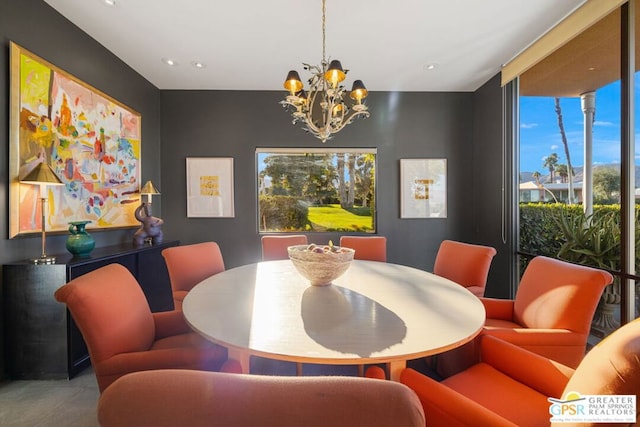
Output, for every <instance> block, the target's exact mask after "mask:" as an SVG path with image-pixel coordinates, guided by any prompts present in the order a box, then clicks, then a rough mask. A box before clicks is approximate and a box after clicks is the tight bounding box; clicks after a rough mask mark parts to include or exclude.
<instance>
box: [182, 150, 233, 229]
mask: <svg viewBox="0 0 640 427" xmlns="http://www.w3.org/2000/svg"><path fill="white" fill-rule="evenodd" d="M187 217H188V218H233V217H235V212H234V194H233V158H232V157H187Z"/></svg>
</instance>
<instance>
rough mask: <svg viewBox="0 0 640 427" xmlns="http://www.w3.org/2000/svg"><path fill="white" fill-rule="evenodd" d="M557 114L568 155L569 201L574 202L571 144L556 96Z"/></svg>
mask: <svg viewBox="0 0 640 427" xmlns="http://www.w3.org/2000/svg"><path fill="white" fill-rule="evenodd" d="M555 100H556V114H557V115H558V127H559V128H560V136H561V137H562V145H564V155H565V156H566V157H567V166H566V167H567V171H568V173H567V178H569V197H568V200H567V202H568V203H569V204H570V205H571V204H573V166H571V156H570V155H569V144H568V143H567V134H566V133H565V131H564V123H563V121H562V108H560V98H557V97H556V99H555Z"/></svg>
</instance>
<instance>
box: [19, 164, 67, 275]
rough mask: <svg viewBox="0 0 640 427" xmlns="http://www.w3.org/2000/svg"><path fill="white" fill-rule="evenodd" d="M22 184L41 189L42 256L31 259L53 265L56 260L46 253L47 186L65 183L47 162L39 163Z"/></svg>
mask: <svg viewBox="0 0 640 427" xmlns="http://www.w3.org/2000/svg"><path fill="white" fill-rule="evenodd" d="M20 182H21V183H22V184H32V185H38V186H39V187H40V210H41V213H42V255H40V257H39V258H33V259H31V262H33V263H34V264H53V263H55V262H56V258H55V257H53V256H48V255H47V252H46V241H47V232H46V218H45V206H46V203H47V197H46V191H47V185H64V182H62V181H60V178H58V176H57V175H56V173H55V172H54V171H53V169H51V166H49V165H48V164H47V163H46V162H42V163H38V165H37V166H36V167H35V168H33V170H32V171H31V172H29V173H28V174H27V175H26V176H25V177H24V178H22V179H21V180H20Z"/></svg>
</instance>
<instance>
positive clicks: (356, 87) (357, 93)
mask: <svg viewBox="0 0 640 427" xmlns="http://www.w3.org/2000/svg"><path fill="white" fill-rule="evenodd" d="M368 94H369V91H368V90H367V88H366V87H365V86H364V83H362V80H356V81H354V82H353V87H352V88H351V93H350V96H351V98H352V99H355V100H356V101H357V102H358V104H359V103H360V102H362V100H363V99H364V98H366V97H367V95H368Z"/></svg>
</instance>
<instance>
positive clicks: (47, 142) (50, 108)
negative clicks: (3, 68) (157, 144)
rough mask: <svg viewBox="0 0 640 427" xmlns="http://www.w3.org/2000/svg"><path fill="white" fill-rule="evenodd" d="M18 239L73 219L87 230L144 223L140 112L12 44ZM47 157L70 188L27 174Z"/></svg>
mask: <svg viewBox="0 0 640 427" xmlns="http://www.w3.org/2000/svg"><path fill="white" fill-rule="evenodd" d="M10 114H11V118H10V122H11V132H10V133H11V135H10V137H11V145H10V172H9V173H10V182H11V185H10V237H15V236H17V235H19V234H25V233H33V232H38V231H40V230H41V226H42V224H41V213H40V206H41V204H40V203H39V201H40V200H39V199H40V198H41V197H44V198H45V199H46V201H47V203H46V212H45V214H46V215H45V221H46V228H47V230H48V231H62V230H65V231H66V230H67V229H68V227H69V222H70V221H82V220H89V221H91V223H90V224H89V225H88V226H87V228H115V227H130V226H136V225H139V223H138V221H137V220H136V219H135V216H134V211H135V208H136V207H137V205H138V204H139V199H140V165H141V160H140V152H141V151H140V150H141V137H140V128H141V118H140V114H138V113H136V112H135V111H132V110H131V109H130V108H128V107H126V106H124V105H123V104H121V103H119V102H117V101H115V100H114V99H112V98H110V97H109V96H107V95H105V94H103V93H101V92H100V91H98V90H97V89H95V88H92V87H91V86H89V85H87V84H85V83H83V82H81V81H79V80H78V79H76V78H74V77H72V76H71V75H69V74H67V73H65V72H64V71H62V70H60V69H58V68H57V67H55V66H53V65H51V64H49V63H47V62H46V61H44V60H43V59H41V58H39V57H37V56H35V55H34V54H32V53H30V52H28V51H27V50H25V49H23V48H21V47H20V46H18V45H16V44H15V43H11V111H10ZM40 162H47V163H48V164H49V165H50V166H51V168H52V169H53V170H54V172H55V173H56V174H57V176H58V177H59V178H60V180H62V182H63V183H64V186H49V187H47V190H46V193H45V194H44V195H40V194H39V193H40V190H39V187H38V186H35V185H28V184H21V183H20V179H21V178H22V177H24V176H25V175H26V174H28V173H29V172H30V171H31V170H32V169H33V168H34V167H35V166H36V165H37V164H38V163H40Z"/></svg>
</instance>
